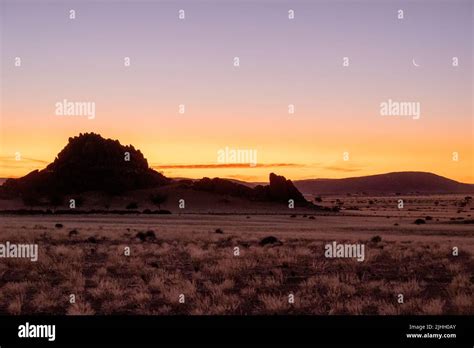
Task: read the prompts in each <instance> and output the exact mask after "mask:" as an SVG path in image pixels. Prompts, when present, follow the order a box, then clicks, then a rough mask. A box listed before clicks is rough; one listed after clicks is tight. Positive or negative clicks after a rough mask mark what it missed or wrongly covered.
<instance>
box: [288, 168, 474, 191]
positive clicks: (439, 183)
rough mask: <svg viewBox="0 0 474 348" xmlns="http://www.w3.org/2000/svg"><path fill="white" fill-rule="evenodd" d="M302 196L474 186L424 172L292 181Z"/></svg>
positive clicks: (434, 189)
mask: <svg viewBox="0 0 474 348" xmlns="http://www.w3.org/2000/svg"><path fill="white" fill-rule="evenodd" d="M294 185H295V186H296V188H298V190H300V191H301V192H302V193H303V194H314V195H318V194H347V193H351V194H355V193H366V194H390V193H391V194H395V193H400V194H409V193H426V194H435V193H473V192H474V184H465V183H460V182H458V181H455V180H451V179H448V178H445V177H443V176H440V175H436V174H433V173H428V172H392V173H386V174H377V175H369V176H362V177H353V178H345V179H308V180H295V181H294Z"/></svg>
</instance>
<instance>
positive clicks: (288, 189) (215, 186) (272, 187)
mask: <svg viewBox="0 0 474 348" xmlns="http://www.w3.org/2000/svg"><path fill="white" fill-rule="evenodd" d="M192 188H194V189H195V190H200V191H207V192H214V193H219V194H227V195H230V196H234V197H243V198H247V199H250V200H253V201H272V202H281V203H288V200H290V199H293V200H294V202H295V205H297V206H302V205H307V204H308V202H307V201H306V199H305V198H304V197H303V195H302V194H301V193H300V192H299V191H298V189H297V188H296V187H295V186H294V185H293V183H292V182H291V180H287V179H285V177H283V176H279V175H276V174H274V173H271V174H270V183H269V185H265V186H263V185H257V186H256V187H255V188H251V187H248V186H245V185H242V184H238V183H235V182H232V181H230V180H225V179H220V178H214V179H210V178H203V179H201V180H199V181H195V182H194V183H193V185H192Z"/></svg>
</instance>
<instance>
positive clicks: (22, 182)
mask: <svg viewBox="0 0 474 348" xmlns="http://www.w3.org/2000/svg"><path fill="white" fill-rule="evenodd" d="M169 181H170V180H169V179H167V178H166V177H165V176H163V175H162V174H160V173H158V172H156V171H154V170H153V169H150V168H149V167H148V162H147V160H146V159H145V157H144V156H143V154H142V153H141V152H140V151H139V150H136V149H135V148H134V147H133V146H131V145H129V146H123V145H121V144H120V142H119V141H117V140H112V139H104V138H102V137H101V136H100V135H98V134H94V133H85V134H80V135H79V136H76V137H72V138H69V142H68V144H67V145H66V147H64V149H62V150H61V152H59V154H58V155H57V157H56V159H55V160H54V161H53V163H51V164H49V165H48V166H47V167H46V168H45V169H43V170H40V171H38V170H35V171H33V172H31V173H29V174H28V175H26V176H24V177H22V178H19V179H8V180H7V181H6V182H5V183H4V184H3V186H2V188H3V190H4V191H6V192H9V193H12V194H20V195H28V196H34V195H48V196H51V195H61V194H66V193H80V192H85V191H104V192H107V193H110V194H119V193H122V192H125V191H128V190H133V189H140V188H146V187H153V186H159V185H165V184H167V183H169Z"/></svg>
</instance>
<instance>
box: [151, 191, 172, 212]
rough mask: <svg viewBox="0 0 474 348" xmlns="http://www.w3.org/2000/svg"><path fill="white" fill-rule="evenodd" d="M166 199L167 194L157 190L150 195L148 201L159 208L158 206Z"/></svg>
mask: <svg viewBox="0 0 474 348" xmlns="http://www.w3.org/2000/svg"><path fill="white" fill-rule="evenodd" d="M167 199H168V196H167V195H166V194H164V193H160V192H157V193H153V194H151V195H150V201H151V202H152V203H153V204H154V205H157V206H158V209H161V208H160V206H161V205H162V204H163V203H165V202H166V200H167Z"/></svg>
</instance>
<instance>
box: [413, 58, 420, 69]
mask: <svg viewBox="0 0 474 348" xmlns="http://www.w3.org/2000/svg"><path fill="white" fill-rule="evenodd" d="M412 63H413V65H414V66H416V67H419V65H418V64H416V62H415V58H413V59H412Z"/></svg>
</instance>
